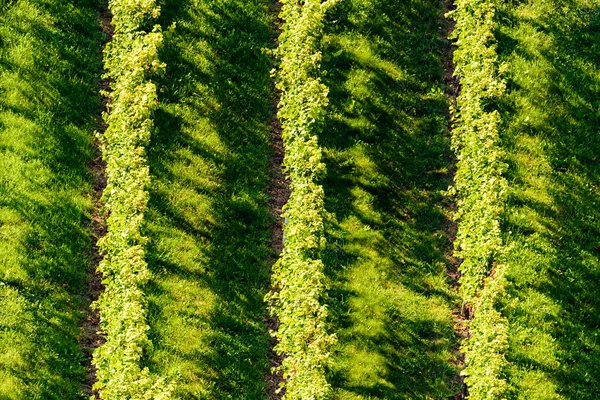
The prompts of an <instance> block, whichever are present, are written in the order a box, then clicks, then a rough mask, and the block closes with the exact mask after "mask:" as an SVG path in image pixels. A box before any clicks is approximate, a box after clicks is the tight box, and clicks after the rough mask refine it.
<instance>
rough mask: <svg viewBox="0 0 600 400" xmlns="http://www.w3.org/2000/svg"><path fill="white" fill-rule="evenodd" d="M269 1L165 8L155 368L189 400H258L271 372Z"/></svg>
mask: <svg viewBox="0 0 600 400" xmlns="http://www.w3.org/2000/svg"><path fill="white" fill-rule="evenodd" d="M266 7H267V2H266V1H250V2H248V1H241V0H234V1H220V0H194V1H190V2H179V1H167V2H165V4H164V6H163V14H162V17H161V18H162V23H163V25H164V26H170V25H171V24H172V23H173V22H176V23H177V25H176V28H175V30H174V33H172V34H167V39H166V42H165V49H164V51H163V55H162V59H163V60H164V61H165V62H166V63H167V75H166V76H165V77H164V79H162V81H161V82H160V83H161V84H160V87H161V90H162V91H163V94H162V95H161V102H162V106H161V109H160V110H159V112H158V113H157V115H156V123H157V130H156V134H155V135H154V136H153V138H152V145H151V149H150V157H149V159H150V167H151V173H152V175H153V184H152V189H151V200H150V209H149V211H148V220H149V224H148V232H147V234H148V236H149V238H150V246H149V249H148V260H149V263H150V267H151V269H152V271H153V273H154V279H153V282H152V283H151V285H150V287H149V290H148V293H149V300H150V319H149V321H150V325H151V332H150V335H151V339H152V341H153V343H154V351H153V354H152V355H151V360H150V367H151V368H153V369H155V370H156V371H158V372H159V373H161V374H164V375H174V376H176V377H177V379H178V385H177V387H178V389H177V394H178V396H180V397H182V398H186V399H191V398H210V399H261V398H263V397H264V390H265V388H264V382H263V379H264V375H265V373H266V371H267V368H268V362H267V352H268V334H267V328H266V324H265V321H264V317H265V314H266V309H265V304H264V302H263V296H264V294H265V292H266V288H267V285H268V280H269V275H268V271H269V265H268V261H267V259H268V255H269V239H270V237H269V222H270V219H269V214H268V206H267V198H266V195H265V193H266V186H267V180H268V158H269V154H270V148H269V146H268V122H269V120H270V111H271V102H270V98H271V93H270V78H269V70H270V65H269V59H268V57H267V56H266V54H264V52H263V51H262V49H263V48H265V47H268V46H269V45H270V44H271V42H272V37H271V32H270V31H269V22H270V21H269V20H268V14H267V8H266Z"/></svg>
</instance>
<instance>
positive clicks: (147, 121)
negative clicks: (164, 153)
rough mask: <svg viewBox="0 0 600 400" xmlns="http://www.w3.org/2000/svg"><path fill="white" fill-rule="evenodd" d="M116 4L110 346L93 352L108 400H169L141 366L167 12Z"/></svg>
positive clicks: (110, 71)
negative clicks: (157, 79)
mask: <svg viewBox="0 0 600 400" xmlns="http://www.w3.org/2000/svg"><path fill="white" fill-rule="evenodd" d="M109 8H110V10H111V12H112V14H113V21H112V22H113V25H114V28H115V34H114V37H113V39H112V41H111V42H110V43H109V44H108V45H107V47H106V50H105V68H106V71H107V76H108V77H109V78H111V79H113V83H111V88H112V92H111V93H110V94H109V96H110V99H111V103H110V104H109V107H108V113H107V114H106V115H105V121H106V123H107V124H108V128H107V130H106V132H105V134H104V135H103V136H102V137H101V140H102V154H103V157H104V159H105V161H106V163H107V167H106V177H107V187H106V189H105V193H104V200H105V202H106V208H107V210H108V211H109V212H110V216H109V217H108V220H107V228H108V233H107V235H106V236H105V237H104V238H102V239H101V240H100V241H99V246H100V248H101V250H102V251H103V254H104V259H103V260H102V262H101V263H100V265H99V267H98V270H99V271H100V272H101V273H102V274H103V283H104V284H105V286H106V288H105V291H104V293H103V294H102V295H101V296H100V299H99V300H98V302H97V304H96V306H97V307H98V308H99V309H100V318H101V330H102V332H103V333H104V335H105V336H106V343H105V344H103V345H102V346H100V347H99V348H98V349H97V350H96V351H95V352H94V360H93V362H94V364H95V365H96V367H97V370H98V372H97V378H98V382H97V383H96V384H95V388H97V389H98V390H99V391H100V396H101V398H103V399H119V400H120V399H167V398H170V397H171V396H170V392H171V390H172V387H171V385H169V384H168V383H166V382H165V381H164V380H163V379H158V378H155V377H153V376H151V375H150V372H149V370H148V369H147V368H142V366H141V364H140V362H141V359H142V357H143V355H144V352H146V351H148V350H149V349H150V348H151V342H150V340H149V339H148V335H147V331H148V329H149V327H148V325H147V322H146V314H147V307H146V301H145V297H144V293H143V291H142V286H143V285H144V284H146V283H147V282H148V279H149V277H150V273H149V270H148V266H147V263H146V260H145V249H144V244H145V242H146V238H145V237H144V236H143V235H142V233H141V228H142V225H143V223H144V212H145V210H146V207H147V203H148V193H147V191H146V187H147V186H148V184H149V181H150V175H149V168H148V165H147V160H146V155H145V154H146V146H147V145H148V143H149V141H150V134H151V130H152V128H153V124H154V122H153V112H154V110H155V109H156V108H157V105H158V101H157V93H156V86H155V84H154V83H153V82H152V81H151V80H150V79H149V76H150V75H151V74H155V73H157V72H160V71H162V70H163V69H164V68H165V66H164V64H162V63H161V62H160V61H159V59H158V50H159V48H160V47H161V45H162V41H163V36H162V32H161V29H160V26H152V21H153V20H154V19H155V18H157V17H158V16H159V13H160V9H159V7H158V6H157V5H156V3H155V2H154V1H152V0H148V1H144V2H141V3H140V2H139V1H133V0H132V1H123V0H113V1H110V2H109ZM146 30H148V31H146Z"/></svg>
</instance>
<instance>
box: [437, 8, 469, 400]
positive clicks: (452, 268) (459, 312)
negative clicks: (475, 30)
mask: <svg viewBox="0 0 600 400" xmlns="http://www.w3.org/2000/svg"><path fill="white" fill-rule="evenodd" d="M454 9H455V6H454V0H445V1H444V14H446V13H448V12H449V11H452V10H454ZM455 25H456V24H455V22H454V21H453V20H452V19H450V18H447V17H443V18H442V21H441V26H442V40H443V43H444V49H443V54H442V67H443V69H444V83H445V86H446V95H447V96H448V99H449V100H450V103H451V104H452V106H453V107H456V99H457V97H458V95H459V93H460V78H459V77H457V76H454V71H455V65H454V51H455V50H456V46H455V45H454V44H452V42H451V40H450V39H449V36H450V35H451V34H452V31H453V30H454V26H455ZM451 117H452V116H451V113H450V109H449V110H448V114H447V118H448V126H449V127H450V129H452V124H451ZM448 161H449V164H450V169H449V173H448V174H449V178H450V180H451V182H454V176H455V174H456V159H455V158H454V157H452V158H451V159H450V160H448ZM443 206H444V208H445V209H446V210H449V211H450V212H451V213H452V214H453V215H454V214H455V213H456V210H457V208H456V204H455V202H454V201H453V200H452V199H450V198H448V197H447V198H446V199H445V200H444V204H443ZM457 229H458V227H457V223H456V221H454V220H452V219H450V220H448V221H447V223H446V225H445V227H444V230H445V232H446V235H447V237H448V244H447V246H446V248H445V251H444V253H445V257H446V265H447V273H448V278H449V282H450V285H452V287H454V289H455V290H458V287H459V285H460V283H459V280H460V276H461V274H460V271H459V270H458V268H459V266H460V260H459V259H458V258H457V257H455V256H454V242H455V240H456V233H457ZM452 316H453V318H454V331H455V332H456V335H457V337H458V338H459V339H460V341H461V342H462V341H464V340H465V339H468V338H469V337H470V331H469V327H468V321H469V320H470V319H471V317H472V313H471V310H470V309H468V308H466V307H464V306H461V307H460V308H457V309H455V310H454V311H453V312H452ZM454 352H455V356H456V360H455V363H456V364H455V367H456V368H457V369H458V370H462V369H464V365H465V359H464V354H462V353H461V351H460V348H459V347H458V346H457V348H456V349H454ZM455 381H456V382H457V383H458V386H459V387H460V391H459V392H458V393H456V394H455V395H454V397H453V398H454V400H464V399H466V398H467V394H468V393H467V387H466V385H465V383H464V377H462V376H461V375H460V374H457V375H456V377H455Z"/></svg>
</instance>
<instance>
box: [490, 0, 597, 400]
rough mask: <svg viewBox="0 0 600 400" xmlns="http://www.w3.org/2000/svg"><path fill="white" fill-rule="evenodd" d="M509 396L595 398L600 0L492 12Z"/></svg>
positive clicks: (536, 1) (538, 1)
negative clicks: (501, 94) (504, 165)
mask: <svg viewBox="0 0 600 400" xmlns="http://www.w3.org/2000/svg"><path fill="white" fill-rule="evenodd" d="M500 11H501V14H500V15H501V22H502V25H501V28H500V29H499V31H498V33H497V36H498V38H499V42H500V47H499V51H500V54H501V58H502V61H504V62H506V63H507V65H508V72H507V79H508V83H509V87H508V95H507V98H506V100H505V102H504V103H505V104H503V118H504V121H505V129H504V138H503V140H504V143H505V147H506V149H507V153H508V154H509V159H508V162H509V165H510V168H509V172H508V178H509V184H510V188H511V191H510V197H509V206H508V209H507V212H506V215H505V216H504V228H503V229H504V231H505V232H506V234H505V236H506V237H505V241H506V244H507V247H508V251H507V254H506V262H507V264H508V273H507V277H508V279H509V282H510V285H509V293H508V296H507V297H506V299H505V300H504V304H503V309H502V311H503V313H504V314H505V316H507V317H508V319H509V323H510V336H509V337H510V350H509V353H508V361H509V362H510V368H509V371H507V372H508V377H509V382H510V383H511V387H512V396H511V398H515V399H517V398H518V399H536V400H542V399H597V398H598V396H599V394H600V392H599V391H598V385H597V382H598V381H599V380H600V370H599V369H598V365H600V341H599V340H598V337H597V336H598V332H599V328H600V318H599V316H600V300H599V299H598V295H597V286H598V282H600V259H599V255H600V251H599V250H598V248H599V245H600V242H599V241H598V238H599V237H600V211H599V208H598V205H599V204H600V187H599V186H598V182H600V159H599V158H598V152H597V149H598V148H599V146H600V137H599V136H598V126H600V113H599V112H598V109H599V106H600V67H599V65H600V44H599V43H600V40H599V39H600V36H599V33H598V32H599V31H600V30H599V28H600V3H598V2H597V1H585V0H566V1H557V2H547V1H543V0H530V1H527V2H522V3H506V4H504V5H503V7H502V8H501V9H500Z"/></svg>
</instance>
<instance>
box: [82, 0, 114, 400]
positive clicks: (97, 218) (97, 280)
mask: <svg viewBox="0 0 600 400" xmlns="http://www.w3.org/2000/svg"><path fill="white" fill-rule="evenodd" d="M98 18H99V21H100V26H101V29H102V32H103V33H104V34H105V42H104V45H103V48H102V51H103V50H104V46H106V43H108V42H110V41H111V40H112V37H113V28H112V24H111V21H112V16H111V14H110V12H109V10H108V7H107V6H106V5H105V6H104V7H103V9H102V10H100V11H99V16H98ZM103 75H104V71H103ZM110 83H111V81H110V80H109V79H107V78H102V79H101V80H100V81H99V83H98V89H99V92H100V93H106V92H109V91H110ZM109 101H110V100H109V98H108V97H106V96H102V102H101V103H102V108H101V110H100V112H99V115H98V117H97V132H98V133H99V134H103V133H104V132H105V131H106V123H105V122H104V120H103V118H102V114H103V113H104V112H106V111H107V109H108V104H109ZM95 146H96V154H95V157H94V159H93V160H92V161H91V162H90V164H89V165H88V170H89V171H90V173H91V175H92V177H93V184H94V186H93V188H94V191H93V201H94V209H93V214H92V221H91V222H92V225H91V231H92V249H91V264H90V270H89V274H88V282H87V291H86V293H85V295H84V299H85V302H86V304H87V308H86V310H85V312H86V317H85V319H84V321H83V327H82V330H83V335H82V338H81V345H82V348H83V351H84V357H85V358H84V366H85V369H86V371H87V374H86V380H85V384H84V391H85V394H86V395H87V396H88V397H89V398H94V399H99V398H100V397H99V393H98V391H96V390H93V389H92V388H93V385H94V383H95V382H96V367H95V366H94V365H93V364H92V357H93V353H94V350H95V349H97V348H98V347H99V346H101V345H102V344H103V343H104V341H105V340H104V337H103V336H102V334H101V332H100V315H99V312H98V310H96V309H94V308H92V304H93V303H94V302H95V301H96V300H98V297H99V296H100V293H102V292H103V291H104V286H103V285H102V275H101V274H100V273H99V272H97V269H98V265H99V264H100V262H101V261H102V254H101V252H100V249H99V247H98V240H99V239H100V238H102V237H103V236H104V235H106V219H107V217H108V215H106V212H105V211H104V204H103V202H102V193H103V192H104V189H105V188H106V176H105V171H106V163H105V162H104V160H103V159H102V154H101V151H100V144H99V143H98V141H96V143H95Z"/></svg>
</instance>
